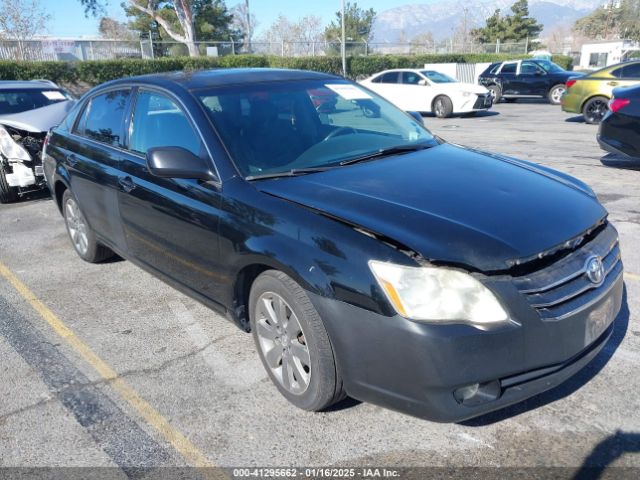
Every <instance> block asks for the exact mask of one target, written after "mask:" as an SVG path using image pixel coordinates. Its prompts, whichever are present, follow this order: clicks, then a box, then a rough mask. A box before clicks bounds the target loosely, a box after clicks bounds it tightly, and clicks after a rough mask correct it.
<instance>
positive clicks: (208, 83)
mask: <svg viewBox="0 0 640 480" xmlns="http://www.w3.org/2000/svg"><path fill="white" fill-rule="evenodd" d="M337 79H342V77H338V76H337V75H330V74H327V73H319V72H310V71H307V70H288V69H276V68H220V69H213V70H194V71H177V72H166V73H153V74H149V75H140V76H136V77H125V78H121V79H118V80H112V81H111V82H107V83H106V84H102V85H100V88H102V87H105V86H107V85H108V86H112V85H113V86H117V85H120V84H130V83H142V84H147V85H155V86H159V87H164V88H168V89H170V90H172V89H175V88H176V87H178V88H182V89H185V90H199V89H203V88H209V87H221V86H226V85H249V84H260V83H265V82H283V81H291V80H337Z"/></svg>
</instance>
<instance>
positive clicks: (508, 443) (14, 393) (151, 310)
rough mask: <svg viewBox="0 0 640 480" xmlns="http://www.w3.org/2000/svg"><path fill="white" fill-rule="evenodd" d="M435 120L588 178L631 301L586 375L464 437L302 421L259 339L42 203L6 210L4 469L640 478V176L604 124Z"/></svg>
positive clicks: (344, 418) (435, 125)
mask: <svg viewBox="0 0 640 480" xmlns="http://www.w3.org/2000/svg"><path fill="white" fill-rule="evenodd" d="M425 122H426V125H427V126H428V127H429V128H430V129H431V130H432V131H433V132H434V133H436V134H438V135H439V136H441V137H443V138H445V139H447V140H449V141H451V142H454V143H459V144H463V145H469V146H472V147H477V148H480V149H486V150H491V151H496V152H501V153H505V154H508V155H512V156H515V157H520V158H523V159H526V160H530V161H534V162H539V163H541V164H544V165H548V166H550V167H553V168H556V169H559V170H562V171H564V172H567V173H569V174H572V175H575V176H577V177H579V178H580V179H582V180H584V181H586V182H587V183H588V184H589V185H591V186H592V187H593V188H594V190H595V191H596V193H597V194H598V197H599V198H600V200H601V201H602V202H603V203H604V205H605V206H606V207H607V209H608V210H609V212H610V219H611V220H612V221H613V223H614V224H615V225H616V227H617V228H618V230H619V233H620V239H621V245H622V252H623V261H624V264H625V269H626V272H627V273H626V275H625V281H626V294H625V301H624V305H623V309H622V311H621V313H620V315H619V316H618V318H617V319H616V327H615V331H614V335H613V337H612V339H611V340H610V341H609V343H608V344H607V346H606V347H605V349H604V350H603V351H602V352H601V353H600V354H599V356H598V357H597V358H596V359H595V360H594V361H593V362H592V363H591V364H590V365H589V366H588V367H587V368H586V369H584V370H583V371H581V372H580V373H579V374H578V375H577V376H575V377H574V378H572V379H571V380H569V381H568V382H566V383H565V384H563V385H562V386H560V387H558V388H556V389H555V390H552V391H550V392H547V393H546V394H543V395H540V396H538V397H535V398H532V399H530V400H528V401H527V402H524V403H522V404H519V405H516V406H513V407H510V408H508V409H506V410H503V411H500V412H497V413H494V414H491V415H488V416H485V417H482V418H479V419H475V420H472V421H468V422H465V423H464V424H436V423H430V422H427V421H424V420H419V419H416V418H413V417H410V416H406V415H403V414H399V413H395V412H393V411H389V410H385V409H382V408H379V407H376V406H373V405H369V404H361V403H358V402H355V401H351V400H348V399H347V400H346V401H344V402H342V403H341V404H340V405H338V406H337V407H336V408H334V409H332V410H331V411H328V412H325V413H306V412H302V411H300V410H297V409H295V408H294V407H293V406H292V405H290V404H289V403H287V401H286V400H285V399H284V398H283V397H282V396H281V395H279V394H278V392H277V391H276V389H275V387H274V386H273V385H272V384H271V382H270V381H269V379H268V378H267V375H266V373H265V372H264V371H263V368H262V365H261V363H260V361H259V359H258V356H257V354H256V352H255V350H254V345H253V340H252V338H251V336H250V335H247V334H244V333H242V332H240V331H239V330H237V329H236V327H234V326H233V325H232V324H231V323H229V322H228V321H226V320H225V319H223V318H221V317H219V316H217V315H216V314H214V313H212V312H211V311H209V310H207V309H206V308H205V307H203V306H201V305H200V304H198V303H196V302H195V301H193V300H191V299H189V298H187V297H186V296H184V295H182V294H180V293H178V292H177V291H175V290H173V289H172V288H170V287H168V286H166V285H165V284H163V283H162V282H161V281H159V280H157V279H155V278H153V277H151V276H150V275H148V274H147V273H145V272H143V271H142V270H140V269H138V268H136V267H134V266H133V265H132V264H131V263H128V262H125V261H114V262H111V263H106V264H102V265H90V264H87V263H84V262H83V261H81V260H80V259H79V258H78V256H77V255H76V254H75V252H74V250H73V248H72V247H71V244H70V242H69V240H68V238H67V234H66V231H65V229H64V225H63V222H62V219H61V217H60V215H59V213H58V211H57V209H56V207H55V206H54V204H53V202H52V201H50V200H49V199H47V198H38V197H36V198H32V199H28V200H26V201H22V202H20V203H17V204H11V205H2V206H0V466H3V467H7V466H28V467H32V466H117V467H120V468H123V469H124V472H125V473H126V472H127V471H128V470H127V469H128V468H130V467H162V466H171V465H176V466H185V465H197V466H204V465H213V466H222V467H240V466H249V465H256V466H290V465H296V466H307V465H315V466H337V467H343V466H362V465H374V466H440V467H465V466H484V467H497V466H501V467H571V468H572V469H579V468H581V467H585V466H586V467H608V468H611V467H637V468H640V414H639V413H638V412H640V395H638V393H639V392H640V375H638V371H639V369H640V313H639V312H640V249H639V248H638V247H639V246H640V171H633V170H621V169H614V168H609V167H604V166H603V165H602V164H601V163H600V158H601V157H602V155H603V152H602V151H601V150H600V149H599V147H598V145H597V143H596V139H595V134H596V131H597V127H594V126H591V125H586V124H584V123H582V122H581V121H579V119H578V118H576V117H573V116H571V115H568V114H565V113H563V112H561V111H560V108H559V107H554V106H551V105H548V104H544V103H514V104H499V105H497V106H496V107H495V108H494V109H493V111H492V112H489V113H487V114H484V115H480V116H477V117H475V118H466V117H464V118H452V119H447V120H438V119H435V118H433V117H426V119H425ZM425 181H428V180H425ZM543 194H544V193H543V192H541V195H543ZM636 474H637V471H636ZM636 478H637V477H636Z"/></svg>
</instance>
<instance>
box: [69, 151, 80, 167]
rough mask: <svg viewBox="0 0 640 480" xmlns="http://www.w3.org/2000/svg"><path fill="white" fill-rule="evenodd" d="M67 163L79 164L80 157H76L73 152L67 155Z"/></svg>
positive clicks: (73, 165) (71, 164)
mask: <svg viewBox="0 0 640 480" xmlns="http://www.w3.org/2000/svg"><path fill="white" fill-rule="evenodd" d="M67 163H68V164H69V166H70V167H75V166H76V165H77V164H78V157H76V156H75V155H74V154H73V153H71V154H69V155H67Z"/></svg>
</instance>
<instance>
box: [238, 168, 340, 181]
mask: <svg viewBox="0 0 640 480" xmlns="http://www.w3.org/2000/svg"><path fill="white" fill-rule="evenodd" d="M330 168H333V167H313V168H292V169H291V170H287V171H285V172H272V173H261V174H258V175H249V176H248V177H244V179H245V180H267V179H269V178H281V177H297V176H299V175H308V174H309V173H316V172H324V171H325V170H329V169H330Z"/></svg>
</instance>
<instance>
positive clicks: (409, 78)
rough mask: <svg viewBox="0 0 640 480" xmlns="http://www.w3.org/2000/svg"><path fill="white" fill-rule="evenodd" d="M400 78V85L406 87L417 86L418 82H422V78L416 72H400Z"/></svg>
mask: <svg viewBox="0 0 640 480" xmlns="http://www.w3.org/2000/svg"><path fill="white" fill-rule="evenodd" d="M400 78H401V79H402V83H405V84H407V85H418V83H419V82H420V80H422V77H421V76H420V75H418V74H417V73H416V72H402V74H401V76H400Z"/></svg>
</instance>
